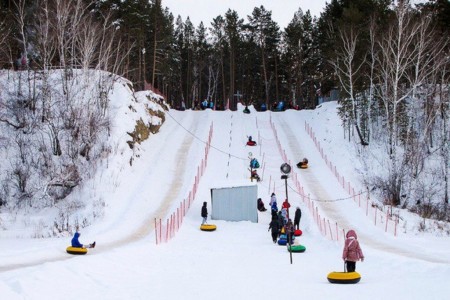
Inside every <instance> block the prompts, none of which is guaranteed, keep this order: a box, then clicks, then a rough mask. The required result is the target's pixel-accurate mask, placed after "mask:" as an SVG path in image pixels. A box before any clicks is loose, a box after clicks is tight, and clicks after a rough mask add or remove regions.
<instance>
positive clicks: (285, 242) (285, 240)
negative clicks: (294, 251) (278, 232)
mask: <svg viewBox="0 0 450 300" xmlns="http://www.w3.org/2000/svg"><path fill="white" fill-rule="evenodd" d="M278 245H280V246H286V245H287V239H282V238H280V239H278Z"/></svg>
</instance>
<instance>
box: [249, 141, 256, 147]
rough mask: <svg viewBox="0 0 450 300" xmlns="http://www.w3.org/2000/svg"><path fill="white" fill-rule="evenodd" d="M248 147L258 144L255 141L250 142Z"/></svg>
mask: <svg viewBox="0 0 450 300" xmlns="http://www.w3.org/2000/svg"><path fill="white" fill-rule="evenodd" d="M247 146H256V142H255V141H248V142H247Z"/></svg>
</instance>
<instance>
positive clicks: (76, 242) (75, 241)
mask: <svg viewBox="0 0 450 300" xmlns="http://www.w3.org/2000/svg"><path fill="white" fill-rule="evenodd" d="M79 237H80V233H79V232H78V231H77V232H75V234H74V235H73V238H72V247H74V248H94V247H95V242H93V243H92V244H89V245H83V244H82V243H80V241H79V240H78V238H79Z"/></svg>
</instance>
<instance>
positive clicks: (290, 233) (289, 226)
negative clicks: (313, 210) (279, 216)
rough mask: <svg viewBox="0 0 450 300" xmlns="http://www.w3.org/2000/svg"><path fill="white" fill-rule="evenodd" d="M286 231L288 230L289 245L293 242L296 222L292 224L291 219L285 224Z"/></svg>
mask: <svg viewBox="0 0 450 300" xmlns="http://www.w3.org/2000/svg"><path fill="white" fill-rule="evenodd" d="M284 232H286V236H287V237H288V243H289V245H291V244H292V237H293V236H294V224H292V220H291V219H289V220H288V221H287V223H286V225H285V226H284Z"/></svg>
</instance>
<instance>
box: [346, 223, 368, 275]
mask: <svg viewBox="0 0 450 300" xmlns="http://www.w3.org/2000/svg"><path fill="white" fill-rule="evenodd" d="M342 259H343V260H344V261H345V265H346V267H347V272H355V269H356V262H357V261H358V260H361V261H364V254H363V252H362V250H361V247H360V246H359V242H358V237H357V235H356V232H355V231H354V230H353V229H351V230H349V231H348V232H347V234H346V240H345V245H344V251H342Z"/></svg>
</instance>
